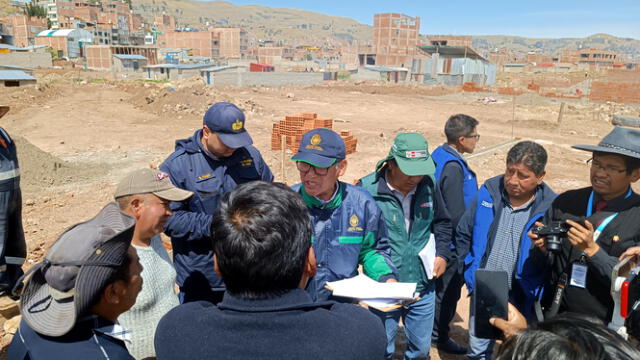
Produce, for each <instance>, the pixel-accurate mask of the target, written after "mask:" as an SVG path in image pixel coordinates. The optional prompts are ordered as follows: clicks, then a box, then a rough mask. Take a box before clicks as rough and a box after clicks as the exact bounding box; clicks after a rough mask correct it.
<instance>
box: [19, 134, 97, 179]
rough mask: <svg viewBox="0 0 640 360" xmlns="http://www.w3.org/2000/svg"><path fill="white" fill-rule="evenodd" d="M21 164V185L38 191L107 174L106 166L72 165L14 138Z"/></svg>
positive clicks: (26, 141) (23, 139) (23, 140)
mask: <svg viewBox="0 0 640 360" xmlns="http://www.w3.org/2000/svg"><path fill="white" fill-rule="evenodd" d="M12 138H13V140H14V141H15V143H16V147H17V149H18V161H19V163H20V185H21V186H22V188H23V190H27V191H36V190H38V189H43V188H47V187H51V186H60V185H65V184H70V183H78V182H85V181H88V180H91V179H94V178H96V177H97V176H99V175H100V174H104V173H105V172H107V168H106V166H105V165H100V166H98V165H85V164H78V163H71V162H68V161H64V160H62V159H60V158H58V157H55V156H53V155H51V154H49V153H47V152H45V151H43V150H42V149H40V148H39V147H37V146H35V145H33V144H32V143H30V142H29V141H28V140H26V139H25V138H23V137H21V136H13V137H12Z"/></svg>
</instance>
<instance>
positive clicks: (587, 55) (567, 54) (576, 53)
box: [562, 48, 620, 66]
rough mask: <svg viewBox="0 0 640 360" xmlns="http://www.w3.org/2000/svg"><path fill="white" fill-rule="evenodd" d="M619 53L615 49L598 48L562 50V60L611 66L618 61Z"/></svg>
mask: <svg viewBox="0 0 640 360" xmlns="http://www.w3.org/2000/svg"><path fill="white" fill-rule="evenodd" d="M619 58H620V56H619V54H618V53H616V52H615V51H610V50H600V49H593V48H590V49H579V50H564V52H563V53H562V61H563V62H570V63H575V64H587V65H598V66H613V63H615V62H618V61H619Z"/></svg>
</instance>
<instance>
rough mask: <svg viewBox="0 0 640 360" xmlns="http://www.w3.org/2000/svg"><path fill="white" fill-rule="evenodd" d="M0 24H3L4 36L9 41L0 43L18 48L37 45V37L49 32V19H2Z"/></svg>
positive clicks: (11, 17)
mask: <svg viewBox="0 0 640 360" xmlns="http://www.w3.org/2000/svg"><path fill="white" fill-rule="evenodd" d="M0 24H2V25H1V27H2V34H3V35H4V36H6V38H7V39H8V41H0V43H8V44H11V45H14V46H17V47H25V46H29V45H35V43H36V35H38V33H40V32H42V31H44V30H47V19H45V18H37V17H29V16H25V15H14V16H7V17H5V18H0Z"/></svg>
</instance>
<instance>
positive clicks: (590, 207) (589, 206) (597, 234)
mask: <svg viewBox="0 0 640 360" xmlns="http://www.w3.org/2000/svg"><path fill="white" fill-rule="evenodd" d="M631 194H632V191H631V188H629V191H627V194H626V195H625V196H624V197H625V199H626V198H628V197H629V196H631ZM592 213H593V190H592V191H591V195H589V202H588V203H587V217H589V216H591V214H592ZM616 216H618V213H613V214H611V215H609V216H607V218H606V219H604V220H602V222H600V225H598V227H597V228H596V230H595V231H594V232H593V241H596V242H597V241H598V238H599V237H600V234H601V233H602V231H603V230H604V228H606V227H607V225H609V223H610V222H611V221H612V220H613V219H615V218H616Z"/></svg>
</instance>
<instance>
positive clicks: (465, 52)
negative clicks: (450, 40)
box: [418, 45, 487, 61]
mask: <svg viewBox="0 0 640 360" xmlns="http://www.w3.org/2000/svg"><path fill="white" fill-rule="evenodd" d="M418 49H420V50H422V51H424V52H426V53H427V54H435V53H438V54H440V55H442V56H451V57H467V58H471V59H480V60H484V61H487V59H485V58H484V57H482V56H481V55H480V54H478V53H477V52H476V51H475V50H473V49H472V48H470V47H468V46H440V45H419V46H418Z"/></svg>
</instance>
